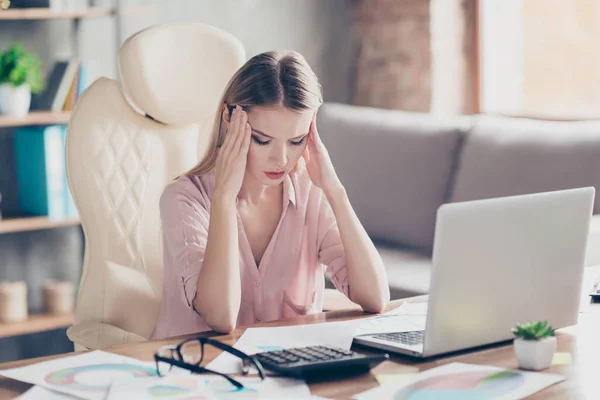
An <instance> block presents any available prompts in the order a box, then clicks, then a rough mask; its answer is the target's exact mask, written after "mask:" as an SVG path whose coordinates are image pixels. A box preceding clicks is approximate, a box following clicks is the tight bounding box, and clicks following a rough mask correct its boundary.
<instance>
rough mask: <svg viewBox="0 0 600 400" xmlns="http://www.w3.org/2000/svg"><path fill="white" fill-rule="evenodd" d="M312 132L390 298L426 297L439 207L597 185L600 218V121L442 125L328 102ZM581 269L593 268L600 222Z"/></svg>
mask: <svg viewBox="0 0 600 400" xmlns="http://www.w3.org/2000/svg"><path fill="white" fill-rule="evenodd" d="M317 124H318V129H319V133H320V135H321V137H322V139H323V142H324V143H325V145H326V146H327V149H328V150H329V153H330V156H331V158H332V161H333V164H334V166H335V168H336V171H337V173H338V175H339V176H340V179H341V180H342V182H343V184H344V186H345V187H346V189H347V192H348V196H349V198H350V201H351V202H352V205H353V206H354V209H355V211H356V213H357V215H358V217H359V218H360V220H361V222H362V223H363V225H364V227H365V229H366V230H367V232H368V233H369V235H370V236H371V237H372V238H373V241H374V242H375V244H376V246H377V248H378V250H379V252H380V254H381V256H382V258H383V261H384V263H385V266H386V269H387V273H388V279H389V283H390V290H391V296H392V299H397V298H403V297H407V296H412V295H417V294H424V293H427V292H428V290H429V280H430V273H431V252H432V248H433V237H434V229H435V216H436V212H437V208H438V207H439V206H440V205H441V204H443V203H449V202H457V201H465V200H475V199H483V198H491V197H501V196H508V195H516V194H526V193H533V192H542V191H549V190H558V189H567V188H573V187H581V186H594V187H595V188H596V191H597V196H596V199H595V204H594V214H600V121H577V122H550V121H539V120H532V119H524V118H507V117H491V116H484V115H477V116H460V117H444V118H439V117H434V116H432V115H429V114H420V113H411V112H404V111H393V110H382V109H375V108H369V107H358V106H352V105H345V104H336V103H325V104H324V105H323V106H322V107H321V109H320V111H319V114H318V120H317ZM586 264H587V265H595V264H600V215H595V216H594V217H593V221H592V227H591V230H590V237H589V239H588V252H587V256H586ZM328 286H331V285H330V283H329V282H328Z"/></svg>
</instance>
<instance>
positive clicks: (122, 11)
mask: <svg viewBox="0 0 600 400" xmlns="http://www.w3.org/2000/svg"><path fill="white" fill-rule="evenodd" d="M112 3H113V6H109V7H90V8H84V9H73V10H64V11H55V10H52V9H49V8H29V9H17V8H9V9H7V10H0V25H2V24H6V25H7V26H8V22H13V21H44V20H67V21H70V22H71V24H72V31H71V34H70V35H69V36H70V39H71V40H72V48H73V55H72V56H73V58H79V55H80V45H81V43H80V40H79V36H80V26H81V21H82V20H84V19H91V18H110V19H112V20H113V21H114V25H113V28H112V35H114V38H113V39H114V40H115V41H116V45H117V48H119V47H120V45H121V42H122V37H123V32H122V29H123V24H124V19H123V17H128V16H155V15H156V7H154V6H153V5H138V6H127V7H126V6H124V5H123V4H122V3H124V2H123V1H122V0H114V1H113V2H112ZM15 23H16V22H15ZM112 35H111V36H112ZM70 118H71V111H60V112H51V111H31V112H30V113H29V114H28V115H26V116H25V117H9V116H6V115H1V114H0V132H3V130H8V131H10V130H12V129H13V128H19V127H27V126H52V125H67V124H68V123H69V120H70ZM6 128H8V129H6ZM80 224H81V222H80V221H79V219H77V218H70V219H63V220H55V219H50V218H49V217H44V216H41V217H18V218H10V219H8V218H5V219H3V220H0V240H1V237H3V236H6V235H10V234H13V233H16V232H28V231H38V230H46V229H55V228H61V227H69V226H80ZM7 239H8V240H9V241H10V239H9V238H7ZM1 278H2V277H1V276H0V279H1ZM72 324H73V314H68V315H49V314H32V315H30V316H29V318H28V319H27V320H26V321H23V322H18V323H11V324H6V323H5V324H3V323H0V338H8V337H12V336H20V335H25V334H31V333H38V332H44V331H50V330H55V329H60V328H66V327H68V326H70V325H72Z"/></svg>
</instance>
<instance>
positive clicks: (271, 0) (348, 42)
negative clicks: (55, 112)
mask: <svg viewBox="0 0 600 400" xmlns="http://www.w3.org/2000/svg"><path fill="white" fill-rule="evenodd" d="M95 1H96V3H97V4H106V3H107V2H108V3H110V1H111V0H95ZM124 2H125V3H126V5H132V4H134V1H133V0H129V1H124ZM141 2H143V0H141V1H140V0H138V1H137V3H141ZM145 3H150V4H153V5H155V6H156V9H157V12H156V14H155V15H154V16H141V17H139V16H138V17H136V16H127V17H124V18H123V25H122V26H123V31H122V37H121V38H120V40H119V42H120V43H122V42H123V41H124V40H125V39H126V38H127V37H128V36H130V35H131V34H133V33H134V32H136V31H138V30H140V29H143V28H144V27H146V26H149V25H153V24H156V23H166V22H200V23H206V24H210V25H213V26H215V27H217V28H220V29H224V30H226V31H228V32H230V33H232V34H233V35H235V36H237V37H238V38H239V39H240V40H241V41H242V42H243V43H244V46H245V47H246V52H247V54H248V56H252V55H255V54H257V53H260V52H263V51H267V50H282V49H290V50H296V51H298V52H300V53H302V54H303V55H304V56H305V57H306V59H307V60H308V62H309V63H310V64H311V66H312V67H313V69H314V70H315V72H316V73H317V75H318V76H319V78H320V80H321V84H322V85H323V89H324V95H325V99H326V100H328V101H340V102H349V101H350V99H351V97H352V87H353V74H354V73H353V65H354V62H353V60H354V53H355V48H354V45H353V43H355V42H354V40H353V39H352V38H351V35H350V20H349V18H350V9H349V6H350V3H351V0H327V1H323V0H218V1H217V0H148V1H145ZM114 27H115V21H114V19H113V18H108V17H106V18H96V19H86V20H83V21H82V22H81V24H80V37H79V39H80V42H79V50H80V56H81V59H82V60H83V61H84V62H86V63H88V65H89V69H90V75H91V76H92V77H93V78H95V77H98V76H108V77H114V76H115V72H116V70H115V54H116V51H117V40H116V38H115V36H114V32H115V30H114ZM72 28H73V22H72V21H19V22H13V21H11V22H5V21H2V22H0V49H4V48H6V47H7V46H8V44H10V43H12V42H13V41H21V42H23V43H24V44H25V45H26V46H27V48H29V49H31V50H34V51H36V52H38V53H39V54H40V55H41V57H42V58H43V60H44V66H45V67H47V66H48V65H49V59H50V58H53V57H68V56H69V55H70V54H72V49H73V43H72V41H71V39H70V36H71V35H70V33H71V32H72Z"/></svg>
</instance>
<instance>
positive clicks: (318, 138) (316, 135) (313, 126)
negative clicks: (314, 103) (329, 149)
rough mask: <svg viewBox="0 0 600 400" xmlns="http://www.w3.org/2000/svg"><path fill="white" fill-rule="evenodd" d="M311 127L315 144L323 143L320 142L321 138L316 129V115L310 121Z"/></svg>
mask: <svg viewBox="0 0 600 400" xmlns="http://www.w3.org/2000/svg"><path fill="white" fill-rule="evenodd" d="M311 127H312V131H313V137H314V139H315V142H317V143H323V142H322V141H321V137H320V136H319V130H318V129H317V116H316V114H315V117H314V118H313V120H312V124H311Z"/></svg>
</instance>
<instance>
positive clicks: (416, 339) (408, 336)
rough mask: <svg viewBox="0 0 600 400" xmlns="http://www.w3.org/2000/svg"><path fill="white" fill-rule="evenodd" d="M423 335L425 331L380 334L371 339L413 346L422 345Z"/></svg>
mask: <svg viewBox="0 0 600 400" xmlns="http://www.w3.org/2000/svg"><path fill="white" fill-rule="evenodd" d="M423 333H425V331H412V332H394V333H382V334H380V335H374V336H373V337H374V338H375V339H379V340H385V341H388V342H393V343H401V344H405V345H410V346H414V345H418V344H423Z"/></svg>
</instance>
